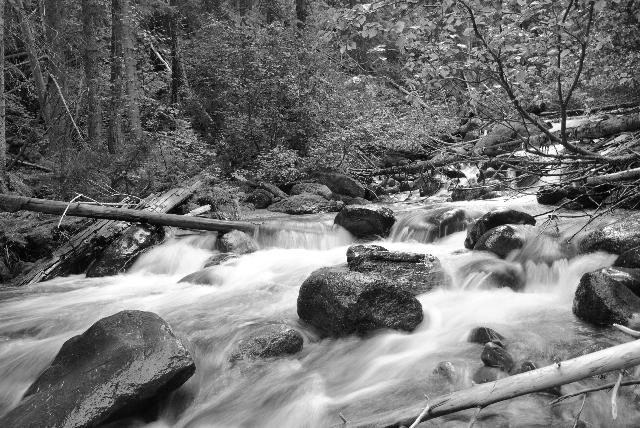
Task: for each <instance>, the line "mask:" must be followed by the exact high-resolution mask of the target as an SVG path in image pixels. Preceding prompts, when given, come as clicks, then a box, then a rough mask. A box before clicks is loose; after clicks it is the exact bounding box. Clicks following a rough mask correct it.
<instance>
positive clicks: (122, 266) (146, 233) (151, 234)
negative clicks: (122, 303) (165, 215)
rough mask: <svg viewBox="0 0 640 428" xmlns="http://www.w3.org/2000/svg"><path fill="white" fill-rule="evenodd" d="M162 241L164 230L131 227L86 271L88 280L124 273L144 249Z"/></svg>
mask: <svg viewBox="0 0 640 428" xmlns="http://www.w3.org/2000/svg"><path fill="white" fill-rule="evenodd" d="M163 240H164V229H163V228H161V227H157V226H151V225H133V226H131V227H129V228H128V229H127V230H126V231H125V232H124V233H123V234H122V235H121V236H120V237H119V238H117V239H116V240H115V241H114V242H112V243H111V244H110V245H109V246H107V248H105V250H104V251H103V252H102V254H101V255H100V256H99V257H98V258H97V259H96V260H94V262H93V263H91V265H90V266H89V268H88V270H87V277H88V278H95V277H101V276H110V275H117V274H119V273H122V272H125V271H126V270H127V269H128V268H129V267H130V266H131V265H132V264H133V262H134V261H135V260H136V258H137V257H138V256H139V255H140V254H142V253H143V252H144V251H145V250H146V249H148V248H150V247H152V246H154V245H157V244H159V243H161V242H162V241H163Z"/></svg>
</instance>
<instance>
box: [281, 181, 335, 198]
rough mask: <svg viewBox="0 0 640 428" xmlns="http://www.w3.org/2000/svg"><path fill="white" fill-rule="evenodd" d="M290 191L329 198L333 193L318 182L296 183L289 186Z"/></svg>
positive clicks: (294, 193) (296, 193)
mask: <svg viewBox="0 0 640 428" xmlns="http://www.w3.org/2000/svg"><path fill="white" fill-rule="evenodd" d="M290 193H291V194H292V195H302V194H305V193H306V194H309V195H318V196H322V197H323V198H325V199H331V196H332V195H333V192H332V191H331V189H329V188H328V187H327V186H325V185H324V184H320V183H297V184H294V185H293V187H291V192H290Z"/></svg>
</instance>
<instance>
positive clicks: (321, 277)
mask: <svg viewBox="0 0 640 428" xmlns="http://www.w3.org/2000/svg"><path fill="white" fill-rule="evenodd" d="M298 316H299V317H300V319H302V320H303V321H306V322H307V323H309V324H311V325H312V326H313V327H315V328H316V329H317V330H318V331H319V332H320V333H322V334H323V335H326V336H334V337H340V336H346V335H350V334H354V333H355V334H365V333H367V332H370V331H373V330H376V329H380V328H390V329H395V330H404V331H413V330H414V329H415V328H416V327H417V326H418V324H420V323H421V322H422V320H423V312H422V305H421V304H420V302H419V301H418V300H417V299H416V298H415V297H414V296H413V294H411V293H410V292H409V291H406V290H402V289H400V288H399V287H397V286H396V285H395V284H393V281H392V280H390V279H389V278H387V277H383V276H380V275H377V274H372V273H367V274H365V273H361V272H353V271H350V270H349V269H348V268H347V267H346V266H334V267H327V268H322V269H319V270H316V271H315V272H313V273H312V274H311V275H310V276H309V277H308V278H307V279H306V280H305V281H304V283H303V284H302V286H301V287H300V292H299V294H298Z"/></svg>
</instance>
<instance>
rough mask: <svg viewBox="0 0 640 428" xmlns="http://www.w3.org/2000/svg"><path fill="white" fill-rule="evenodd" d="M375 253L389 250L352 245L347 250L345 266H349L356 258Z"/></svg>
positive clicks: (373, 246) (367, 245) (371, 246)
mask: <svg viewBox="0 0 640 428" xmlns="http://www.w3.org/2000/svg"><path fill="white" fill-rule="evenodd" d="M376 251H389V250H387V249H386V248H384V247H382V246H380V245H372V244H366V245H363V244H358V245H352V246H350V247H349V248H347V264H351V263H352V261H353V260H354V259H355V258H356V257H361V256H363V255H364V254H367V253H372V252H376Z"/></svg>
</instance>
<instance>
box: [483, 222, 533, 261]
mask: <svg viewBox="0 0 640 428" xmlns="http://www.w3.org/2000/svg"><path fill="white" fill-rule="evenodd" d="M524 242H525V237H524V233H523V232H522V231H521V230H520V229H518V228H515V227H513V226H511V225H509V224H506V225H504V226H498V227H494V228H493V229H490V230H489V231H488V232H487V233H485V234H484V235H482V236H481V237H480V238H479V239H478V242H476V245H475V246H474V247H473V249H474V250H476V251H489V252H492V253H493V254H495V255H497V256H498V257H500V258H503V259H504V258H506V257H507V256H508V255H509V254H510V253H511V252H512V251H514V250H517V249H520V248H522V247H523V246H524Z"/></svg>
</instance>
